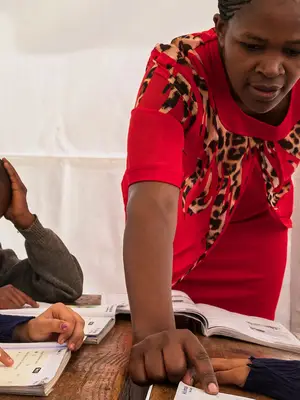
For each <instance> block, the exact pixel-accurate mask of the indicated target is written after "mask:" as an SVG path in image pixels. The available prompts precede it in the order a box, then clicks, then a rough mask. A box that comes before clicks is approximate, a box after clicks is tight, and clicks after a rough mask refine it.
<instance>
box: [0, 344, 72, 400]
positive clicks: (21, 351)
mask: <svg viewBox="0 0 300 400" xmlns="http://www.w3.org/2000/svg"><path fill="white" fill-rule="evenodd" d="M0 347H2V349H4V350H5V351H6V352H7V353H8V354H9V355H10V357H11V358H12V359H13V360H14V364H13V366H12V367H5V366H4V365H0V393H2V394H19V395H30V396H47V395H48V394H49V393H50V392H51V391H52V389H53V386H54V385H55V384H56V382H57V381H58V379H59V378H60V376H61V374H62V373H63V371H64V369H65V367H66V365H67V364H68V362H69V360H70V357H71V352H70V351H69V350H68V348H67V346H66V345H59V344H57V343H54V342H48V343H0Z"/></svg>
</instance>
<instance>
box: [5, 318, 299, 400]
mask: <svg viewBox="0 0 300 400" xmlns="http://www.w3.org/2000/svg"><path fill="white" fill-rule="evenodd" d="M199 339H200V341H201V342H202V344H203V345H204V346H205V348H206V349H207V351H208V354H209V355H210V356H212V357H224V358H243V357H245V358H247V357H249V356H250V355H253V356H256V357H276V358H282V359H300V356H297V355H295V354H291V353H287V352H282V351H276V350H273V349H270V348H267V347H261V346H256V345H252V344H249V343H244V342H238V341H235V340H229V339H222V338H210V339H209V338H204V337H201V336H199ZM130 347H131V327H130V322H129V321H128V320H125V319H118V320H117V323H116V326H115V327H114V328H113V330H112V331H111V333H110V334H109V335H108V336H107V337H106V338H105V339H104V340H103V341H102V343H100V344H99V345H84V346H83V347H82V348H81V349H80V350H79V351H78V352H77V353H74V354H73V355H72V358H71V360H70V362H69V364H68V366H67V368H66V370H65V371H64V373H63V375H62V377H61V378H60V379H59V381H58V382H57V384H56V385H55V387H54V391H53V392H52V393H51V394H50V396H49V397H48V399H49V400H145V397H146V394H147V388H140V387H137V386H135V385H133V384H132V383H131V381H130V380H129V379H128V377H127V373H126V367H127V363H128V357H129V352H130ZM221 391H222V392H225V393H231V394H236V395H240V396H244V397H250V398H253V399H259V400H263V399H265V400H266V397H264V396H255V395H253V394H249V393H248V394H247V393H245V392H243V391H240V390H238V389H235V388H228V387H227V388H223V387H221ZM175 392H176V390H175V388H174V387H173V388H172V387H159V386H157V387H154V389H153V392H152V395H151V400H171V399H172V400H173V399H174V395H175ZM38 398H40V397H27V396H26V397H23V396H4V395H0V400H21V399H22V400H27V399H28V400H31V399H32V400H34V399H38ZM41 399H42V398H41Z"/></svg>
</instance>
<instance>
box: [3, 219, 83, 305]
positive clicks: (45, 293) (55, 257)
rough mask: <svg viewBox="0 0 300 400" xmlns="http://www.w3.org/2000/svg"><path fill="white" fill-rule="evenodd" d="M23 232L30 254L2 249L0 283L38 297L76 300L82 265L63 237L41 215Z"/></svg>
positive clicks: (42, 299) (34, 297)
mask: <svg viewBox="0 0 300 400" xmlns="http://www.w3.org/2000/svg"><path fill="white" fill-rule="evenodd" d="M20 233H21V234H22V235H23V236H24V238H25V248H26V252H27V256H28V258H27V259H25V260H19V259H18V257H17V255H16V254H15V253H14V251H13V250H9V249H8V250H3V249H0V262H1V269H0V285H1V286H4V285H7V284H12V285H13V286H15V287H17V288H18V289H20V290H22V291H23V292H25V293H26V294H28V295H29V296H31V297H32V298H33V299H34V300H36V301H45V302H50V303H55V302H72V301H74V300H76V299H77V298H78V297H80V296H81V295H82V287H83V273H82V270H81V267H80V265H79V263H78V261H77V260H76V258H75V257H74V256H73V255H72V254H71V253H70V252H69V250H68V249H67V248H66V246H65V245H64V244H63V242H62V241H61V240H60V239H59V237H58V236H57V235H56V234H55V233H54V232H52V231H51V230H50V229H46V228H44V227H43V226H42V225H41V223H40V221H39V220H38V218H37V217H36V220H35V222H34V223H33V225H32V226H31V227H30V228H29V229H26V230H20Z"/></svg>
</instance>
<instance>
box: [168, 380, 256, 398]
mask: <svg viewBox="0 0 300 400" xmlns="http://www.w3.org/2000/svg"><path fill="white" fill-rule="evenodd" d="M212 399H218V400H249V398H247V399H246V397H240V396H235V395H232V394H225V393H219V394H218V395H217V396H212V395H210V394H207V393H205V392H203V390H200V389H196V388H194V387H191V386H188V385H185V384H184V383H182V382H180V383H179V385H178V388H177V391H176V395H175V398H174V400H212Z"/></svg>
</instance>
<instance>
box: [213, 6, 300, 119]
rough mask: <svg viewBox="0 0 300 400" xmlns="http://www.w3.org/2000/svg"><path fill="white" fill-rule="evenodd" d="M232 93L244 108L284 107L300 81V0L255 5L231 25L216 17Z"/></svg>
mask: <svg viewBox="0 0 300 400" xmlns="http://www.w3.org/2000/svg"><path fill="white" fill-rule="evenodd" d="M215 23H216V30H217V33H218V37H219V43H220V47H221V50H222V54H223V58H224V63H225V67H226V71H227V75H228V78H229V81H230V83H231V87H232V89H233V92H234V95H235V97H236V100H237V102H238V104H239V105H240V107H241V108H242V109H243V111H244V112H246V113H249V114H264V113H267V112H269V111H271V110H272V109H274V108H275V107H277V106H278V107H280V104H281V103H282V101H283V99H284V98H285V97H286V95H287V94H288V93H289V92H290V90H291V89H292V87H293V86H294V85H295V83H296V82H297V80H298V79H299V77H300V0H252V1H251V3H249V4H246V5H244V6H242V7H241V9H240V10H238V11H237V12H236V13H235V15H234V17H233V18H232V19H231V20H230V21H229V22H224V21H222V20H221V19H220V17H219V16H216V17H215Z"/></svg>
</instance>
